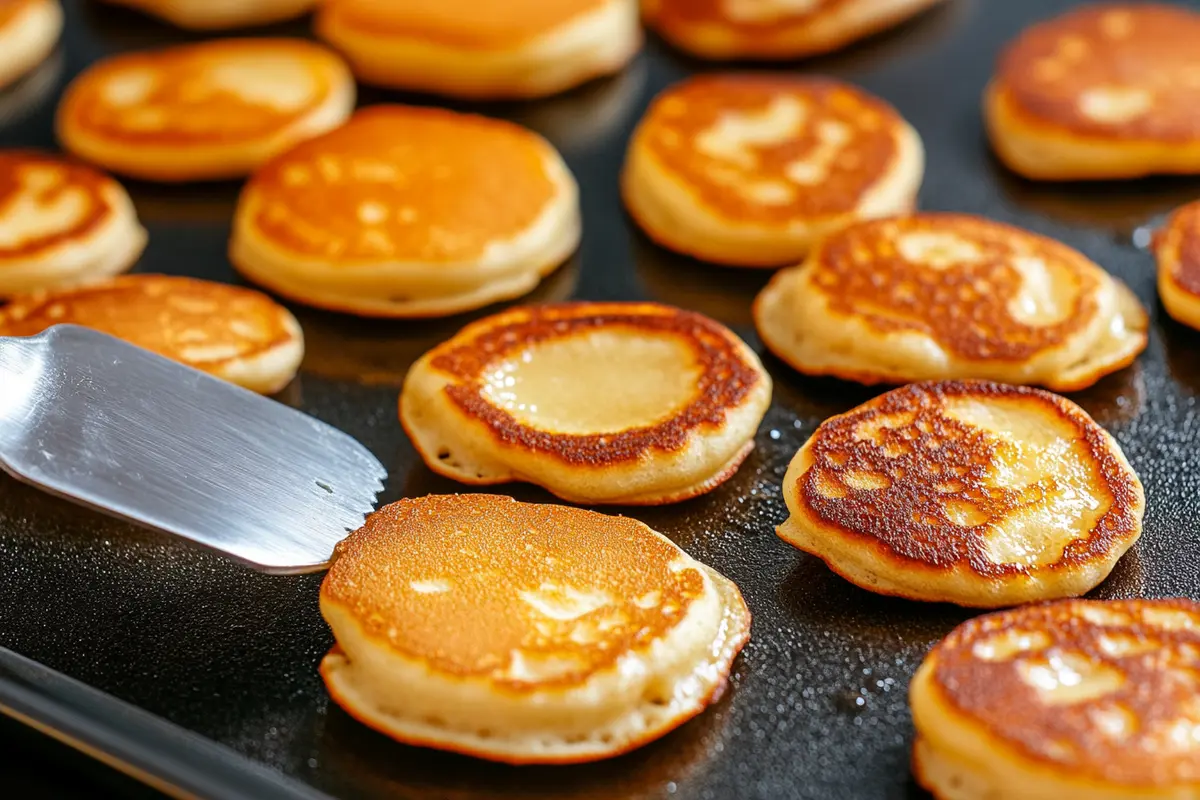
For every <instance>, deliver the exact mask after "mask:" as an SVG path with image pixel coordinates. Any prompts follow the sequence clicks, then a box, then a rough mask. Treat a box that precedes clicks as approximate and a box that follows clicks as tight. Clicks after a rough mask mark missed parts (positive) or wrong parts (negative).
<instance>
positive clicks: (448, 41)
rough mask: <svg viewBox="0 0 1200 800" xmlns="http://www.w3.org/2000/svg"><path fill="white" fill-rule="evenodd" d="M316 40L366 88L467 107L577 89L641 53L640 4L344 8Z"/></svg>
mask: <svg viewBox="0 0 1200 800" xmlns="http://www.w3.org/2000/svg"><path fill="white" fill-rule="evenodd" d="M317 33H318V34H319V35H320V36H321V38H323V39H325V40H326V41H328V42H329V43H330V44H332V45H334V46H335V47H337V48H338V49H339V50H341V51H342V52H343V53H344V54H345V56H346V58H347V59H348V60H349V61H350V64H351V65H352V66H353V68H354V72H355V74H356V75H357V76H358V77H359V78H360V79H362V80H363V81H365V82H366V83H373V84H378V85H381V86H390V87H395V88H401V89H415V90H418V91H424V92H438V93H441V94H448V95H455V96H459V97H470V98H505V97H507V98H512V97H543V96H545V95H549V94H554V93H555V92H560V91H563V90H566V89H570V88H571V87H573V86H578V85H579V84H581V83H584V82H586V81H588V80H590V79H592V78H595V77H597V76H600V75H608V74H611V73H614V72H617V71H618V70H620V69H621V68H622V67H624V66H625V65H626V64H627V63H628V62H629V61H630V60H631V59H632V58H633V57H634V55H635V54H636V53H637V51H638V49H639V48H640V47H641V44H642V31H641V26H640V24H639V22H638V11H637V0H506V2H489V3H478V2H475V0H405V2H402V3H398V2H392V0H338V2H331V3H326V4H325V5H324V6H323V7H322V9H321V12H320V14H319V15H318V17H317Z"/></svg>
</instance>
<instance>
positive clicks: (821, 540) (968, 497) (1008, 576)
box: [778, 381, 1145, 607]
mask: <svg viewBox="0 0 1200 800" xmlns="http://www.w3.org/2000/svg"><path fill="white" fill-rule="evenodd" d="M784 499H785V500H786V502H787V506H788V510H789V512H791V516H790V517H789V519H788V520H787V521H786V522H785V523H784V524H783V525H781V526H780V527H779V531H778V532H779V536H780V537H781V538H783V539H784V540H785V541H787V542H789V543H790V544H793V545H795V546H796V547H799V548H800V549H802V550H804V551H806V552H809V553H812V554H813V555H816V556H817V557H819V558H821V559H822V560H824V561H825V562H826V563H827V564H828V565H829V566H830V568H831V569H833V570H834V571H835V572H837V573H839V574H840V575H842V576H843V577H845V578H846V579H847V580H849V581H851V582H852V583H855V584H857V585H858V586H861V587H862V588H864V589H867V590H870V591H873V592H878V593H880V594H890V595H897V596H900V597H907V598H910V599H914V600H928V601H934V602H951V603H957V604H959V605H964V606H979V607H998V606H1005V605H1013V604H1016V603H1024V602H1030V601H1033V600H1044V599H1053V598H1059V597H1073V596H1077V595H1080V594H1083V593H1084V592H1087V591H1088V590H1090V589H1092V588H1093V587H1094V586H1096V585H1097V584H1099V583H1100V582H1101V581H1102V580H1104V578H1105V577H1107V575H1108V573H1109V572H1110V571H1111V570H1112V568H1113V566H1114V565H1115V564H1116V563H1117V560H1118V559H1119V558H1120V557H1121V555H1122V554H1124V553H1125V551H1126V550H1128V549H1129V547H1130V546H1131V545H1132V544H1133V543H1134V542H1135V541H1136V540H1137V538H1138V536H1139V535H1140V534H1141V530H1142V513H1143V509H1144V506H1145V497H1144V494H1143V491H1142V485H1141V482H1140V481H1139V480H1138V478H1137V475H1135V474H1134V472H1133V469H1132V468H1131V467H1130V466H1129V463H1128V462H1127V461H1126V460H1125V456H1124V454H1122V452H1121V448H1120V446H1118V445H1117V443H1116V441H1115V440H1114V439H1113V438H1112V437H1111V436H1109V435H1108V433H1106V432H1105V431H1104V429H1103V428H1101V427H1100V426H1099V425H1097V424H1096V423H1095V422H1094V421H1093V420H1092V418H1091V417H1089V416H1088V415H1087V414H1086V413H1085V412H1084V411H1083V410H1082V409H1081V408H1079V407H1078V406H1076V405H1075V404H1074V403H1072V402H1070V401H1069V400H1066V399H1064V398H1062V397H1058V396H1057V395H1053V394H1050V393H1049V392H1044V391H1041V390H1039V389H1030V388H1027V387H1018V386H1007V385H1004V384H996V383H985V382H979V381H967V382H942V383H919V384H913V385H911V386H905V387H903V388H901V389H896V390H894V391H891V392H888V393H887V394H885V395H883V396H881V397H878V398H876V399H874V400H872V401H870V402H868V403H866V404H864V405H862V406H859V407H858V408H856V409H854V410H853V411H850V412H848V413H846V414H843V415H841V416H837V417H833V418H832V419H829V420H827V421H826V422H825V423H823V424H822V425H821V427H820V428H818V429H817V432H816V433H814V434H813V436H812V438H811V439H810V440H809V441H808V443H807V444H805V445H804V447H803V448H801V450H800V452H799V453H797V454H796V457H795V458H794V459H793V460H792V463H791V466H790V467H789V469H788V472H787V475H786V477H785V478H784Z"/></svg>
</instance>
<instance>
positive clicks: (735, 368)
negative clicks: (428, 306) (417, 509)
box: [400, 303, 771, 505]
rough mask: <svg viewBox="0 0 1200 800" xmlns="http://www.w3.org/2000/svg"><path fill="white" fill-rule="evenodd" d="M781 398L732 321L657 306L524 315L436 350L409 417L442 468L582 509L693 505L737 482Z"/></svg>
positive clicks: (413, 373)
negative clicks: (523, 484) (533, 490)
mask: <svg viewBox="0 0 1200 800" xmlns="http://www.w3.org/2000/svg"><path fill="white" fill-rule="evenodd" d="M770 402H771V379H770V377H769V376H768V375H767V373H766V372H765V371H764V370H763V368H762V364H761V363H760V362H759V360H758V357H757V356H756V355H755V354H754V352H753V351H752V350H750V348H749V347H747V346H746V345H745V343H743V342H742V341H741V340H740V339H738V338H737V336H736V335H735V334H734V333H733V332H732V331H730V330H729V329H727V328H725V327H724V326H722V325H720V324H718V323H717V322H714V321H713V320H711V319H708V318H707V317H703V316H701V315H699V314H696V313H693V312H689V311H681V310H679V309H676V308H671V307H670V306H661V305H657V304H653V303H564V304H561V305H548V306H539V307H527V308H517V309H513V310H511V311H506V312H504V313H501V314H496V315H494V316H491V317H488V318H485V319H482V320H480V321H478V322H475V323H472V324H470V325H468V326H467V327H465V328H463V329H462V330H461V331H459V333H458V334H456V335H455V336H454V337H453V338H451V339H450V340H449V341H447V342H445V343H444V344H442V345H440V346H438V347H435V348H434V349H433V350H431V351H430V352H428V353H426V354H425V355H424V356H423V357H422V358H421V359H420V360H419V361H417V363H416V364H414V365H413V367H412V369H411V370H409V373H408V377H407V378H406V379H405V382H404V389H403V391H402V392H401V394H400V421H401V423H402V424H403V425H404V429H405V430H406V431H407V432H408V435H409V438H411V439H412V441H413V444H414V445H415V446H416V448H417V451H418V452H419V453H420V454H421V457H422V458H423V459H424V460H425V463H426V464H427V465H428V466H429V468H430V469H432V470H433V471H434V472H437V473H439V474H441V475H445V476H447V477H450V478H453V479H455V480H457V481H461V482H463V483H468V484H477V485H490V484H496V483H504V482H507V481H518V480H519V481H527V482H529V483H536V484H538V485H540V486H543V487H545V488H546V489H548V490H549V491H551V492H553V493H554V494H556V495H558V496H559V497H562V498H564V499H566V500H570V501H573V502H579V503H620V504H627V505H657V504H661V503H672V502H677V501H680V500H686V499H688V498H690V497H695V496H696V495H700V494H703V493H705V492H708V491H710V490H711V489H713V488H715V487H716V486H718V485H719V484H721V483H722V482H724V481H725V480H726V479H727V478H729V476H731V475H732V474H733V473H734V472H735V471H736V470H737V468H738V466H739V465H740V464H741V463H742V461H743V460H744V459H745V458H746V456H747V455H748V454H749V453H750V451H751V450H752V449H753V447H754V434H755V432H756V431H757V430H758V424H759V422H761V421H762V418H763V415H764V414H765V413H766V410H767V407H768V406H769V405H770Z"/></svg>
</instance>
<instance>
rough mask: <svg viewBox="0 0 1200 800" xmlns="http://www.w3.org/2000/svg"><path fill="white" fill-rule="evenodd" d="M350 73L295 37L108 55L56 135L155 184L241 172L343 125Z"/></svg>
mask: <svg viewBox="0 0 1200 800" xmlns="http://www.w3.org/2000/svg"><path fill="white" fill-rule="evenodd" d="M354 95H355V90H354V79H353V77H352V76H351V75H350V71H349V69H348V68H347V67H346V65H345V64H344V63H343V62H342V61H341V59H339V58H338V57H337V56H336V55H334V54H333V53H331V52H329V51H328V50H326V49H325V48H323V47H320V46H319V45H315V44H312V43H310V42H304V41H301V40H299V39H221V40H214V41H210V42H204V43H203V44H189V45H180V46H177V47H171V48H167V49H164V50H155V51H148V52H142V53H130V54H125V55H119V56H114V57H112V58H108V59H105V60H104V61H100V62H99V63H97V64H94V65H92V66H91V67H89V68H88V69H87V70H85V71H84V72H83V73H82V74H81V75H80V76H79V77H78V78H76V79H75V80H74V81H73V82H72V83H71V85H70V86H69V87H67V91H66V94H65V95H64V96H63V100H62V103H61V105H60V106H59V109H58V119H57V128H58V138H59V140H60V142H61V143H62V145H63V147H65V148H66V149H67V150H70V151H71V152H73V153H75V154H76V155H78V156H80V157H81V158H84V159H86V160H88V161H92V162H94V163H96V164H100V165H101V166H104V167H106V168H108V169H111V170H113V171H114V172H119V173H122V174H125V175H131V176H134V177H138V178H144V179H147V180H156V181H188V180H207V179H216V178H237V177H241V176H243V175H246V174H247V173H249V172H250V171H251V170H253V169H254V168H255V167H257V166H258V165H260V164H262V163H263V162H264V161H266V160H268V159H270V158H271V157H273V156H275V155H277V154H279V153H281V152H283V151H285V150H287V149H288V148H290V147H292V146H293V145H294V144H296V143H297V142H300V141H303V140H304V139H308V138H310V137H313V136H316V135H318V134H321V133H324V132H325V131H328V130H330V129H331V128H335V127H337V126H338V125H341V124H342V122H344V121H345V120H346V118H347V117H348V116H349V115H350V112H351V111H352V110H353V108H354Z"/></svg>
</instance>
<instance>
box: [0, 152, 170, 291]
mask: <svg viewBox="0 0 1200 800" xmlns="http://www.w3.org/2000/svg"><path fill="white" fill-rule="evenodd" d="M145 246H146V231H145V229H144V228H142V226H141V224H139V223H138V219H137V213H136V212H135V211H134V208H133V203H132V202H131V201H130V200H129V195H128V194H126V193H125V190H124V189H123V188H122V187H121V185H120V184H119V183H117V182H116V181H114V180H113V179H112V178H109V177H108V176H106V175H104V174H102V173H100V172H97V171H96V170H94V169H92V168H91V167H88V166H85V165H83V164H77V163H73V162H71V161H66V160H64V159H61V158H58V157H55V156H51V155H48V154H45V153H40V152H37V151H35V150H0V298H3V297H11V296H12V295H16V294H21V293H24V292H32V291H34V290H37V289H50V288H55V287H59V286H64V285H68V284H72V283H79V282H81V281H86V280H95V279H98V278H107V277H109V276H110V275H115V274H117V273H119V272H124V271H125V270H127V269H129V268H130V267H131V266H133V264H134V262H135V261H137V259H138V257H139V256H140V255H141V254H142V250H143V248H144V247H145Z"/></svg>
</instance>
